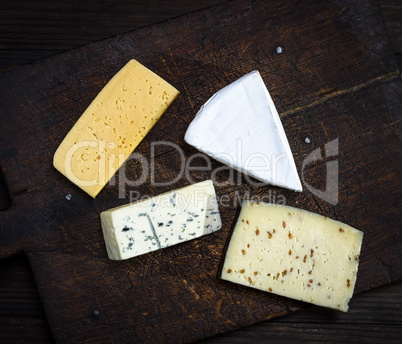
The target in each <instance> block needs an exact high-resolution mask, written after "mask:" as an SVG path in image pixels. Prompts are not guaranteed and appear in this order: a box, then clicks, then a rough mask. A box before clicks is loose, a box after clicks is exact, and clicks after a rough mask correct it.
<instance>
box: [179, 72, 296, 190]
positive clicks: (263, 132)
mask: <svg viewBox="0 0 402 344" xmlns="http://www.w3.org/2000/svg"><path fill="white" fill-rule="evenodd" d="M184 140H185V141H186V142H187V143H188V144H190V145H192V146H194V147H195V148H197V149H198V150H200V151H201V152H203V153H205V154H207V155H209V156H211V157H212V158H214V159H216V160H218V161H220V162H221V163H223V164H226V165H228V166H230V167H232V168H234V169H236V170H238V171H241V172H243V173H245V174H247V175H249V176H251V177H254V178H255V179H257V180H260V181H263V182H265V183H268V184H272V185H277V186H280V187H283V188H288V189H291V190H295V191H302V190H303V188H302V185H301V182H300V178H299V175H298V173H297V169H296V165H295V162H294V159H293V155H292V151H291V149H290V146H289V143H288V140H287V138H286V134H285V131H284V129H283V126H282V123H281V120H280V118H279V115H278V111H277V110H276V108H275V105H274V103H273V101H272V99H271V96H270V94H269V92H268V90H267V88H266V87H265V84H264V81H263V80H262V78H261V75H260V73H259V72H258V71H253V72H250V73H248V74H246V75H244V76H243V77H241V78H240V79H238V80H236V81H235V82H233V83H231V84H230V85H228V86H226V87H224V88H223V89H221V90H220V91H218V92H217V93H216V94H215V95H214V96H212V97H211V98H210V99H209V100H208V101H207V102H206V103H205V104H204V105H203V106H202V107H201V109H200V111H199V112H198V113H197V115H196V116H195V118H194V120H193V121H192V122H191V123H190V126H189V127H188V129H187V132H186V135H185V138H184Z"/></svg>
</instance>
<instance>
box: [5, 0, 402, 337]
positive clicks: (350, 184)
mask: <svg viewBox="0 0 402 344" xmlns="http://www.w3.org/2000/svg"><path fill="white" fill-rule="evenodd" d="M278 47H281V48H282V53H278V52H277V48H278ZM131 58H135V59H137V60H138V61H140V62H141V63H143V64H144V65H146V66H147V67H148V68H150V69H152V70H154V71H155V72H156V73H157V74H158V75H160V76H161V77H163V78H164V79H166V80H167V81H168V82H170V83H171V84H172V85H174V86H175V87H176V88H178V89H179V90H180V91H181V95H180V97H179V98H178V99H177V100H176V101H175V102H174V103H173V105H172V106H171V107H170V108H169V110H168V111H167V113H166V114H165V115H164V116H163V117H162V119H161V120H160V121H159V122H158V123H157V125H156V126H155V127H154V128H153V129H152V131H151V132H150V133H149V134H148V136H147V137H146V138H145V139H144V141H143V142H142V143H141V145H140V146H139V147H138V148H137V150H136V152H137V153H139V154H141V155H143V156H144V157H146V158H147V159H148V161H151V160H152V161H153V162H154V164H153V165H150V169H149V171H148V172H149V173H148V178H147V181H146V182H145V183H143V184H141V185H138V186H130V185H132V184H133V183H131V184H130V185H128V184H127V183H124V180H123V178H122V176H120V174H119V173H118V174H117V176H116V183H115V185H108V186H107V187H106V188H105V189H104V190H103V191H102V192H101V193H100V194H99V196H98V197H97V198H96V199H95V200H94V199H92V198H90V197H89V196H88V195H86V194H85V193H84V192H82V191H81V190H80V189H78V188H77V187H75V186H74V185H72V184H71V183H70V182H69V181H68V180H66V179H65V178H64V177H63V176H62V175H60V174H59V173H58V172H57V171H56V170H55V169H54V168H53V167H52V157H53V154H54V152H55V150H56V148H57V147H58V145H59V144H60V142H61V141H62V139H63V138H64V136H65V135H66V133H67V132H68V131H69V130H70V128H71V127H72V125H73V124H74V123H75V121H76V120H77V119H78V118H79V116H80V115H81V113H82V112H83V111H84V110H85V108H86V107H87V106H88V105H89V103H90V102H91V100H92V99H93V98H94V97H95V96H96V94H97V93H98V92H99V91H100V90H101V88H102V87H103V86H104V85H105V84H106V82H107V81H108V80H109V79H110V78H111V77H112V76H113V75H114V74H115V73H116V72H117V71H118V70H119V69H120V68H121V67H122V66H123V65H124V64H125V63H126V62H127V61H128V60H129V59H131ZM254 69H257V70H259V71H260V73H261V74H262V77H263V79H264V81H265V83H266V85H267V87H268V89H269V91H270V92H271V95H272V97H273V100H274V102H275V104H276V106H277V108H278V111H279V113H280V115H281V119H282V122H283V125H284V128H285V131H286V133H287V135H288V138H289V142H290V146H291V148H292V151H293V153H294V157H295V161H296V165H297V168H298V171H299V174H300V176H302V177H303V180H304V186H305V187H304V191H303V192H302V193H294V192H291V191H287V190H284V189H280V188H276V187H272V186H269V185H266V186H264V187H253V186H251V185H249V184H248V183H247V181H246V179H245V178H244V177H243V176H242V175H241V174H239V173H237V172H233V171H229V170H227V169H223V170H222V171H220V172H218V173H216V174H214V171H216V169H218V168H221V167H223V166H222V165H221V164H219V163H218V162H215V161H212V167H211V169H210V170H209V171H203V172H201V173H200V172H198V173H197V172H194V171H190V170H189V169H188V168H187V169H186V170H185V171H188V172H189V173H188V174H189V176H190V177H191V180H190V178H188V177H186V174H185V173H184V175H183V176H182V177H181V178H179V179H178V180H177V181H175V182H174V183H172V184H171V185H170V186H156V185H155V183H154V182H168V181H172V180H174V179H175V178H176V177H177V175H178V174H179V173H180V171H181V168H182V166H183V163H185V162H188V161H189V159H190V157H192V156H193V155H194V154H195V153H197V151H196V150H195V149H194V148H192V147H190V146H188V145H187V144H186V143H184V140H183V137H184V133H185V130H186V128H187V127H188V125H189V123H190V122H191V120H192V119H193V117H194V115H195V113H196V112H197V111H198V109H199V107H200V106H201V105H202V104H203V103H204V102H205V101H206V100H207V99H208V98H209V97H210V96H212V94H213V93H215V92H216V91H217V90H219V89H220V88H222V87H224V86H226V85H227V84H229V83H230V82H232V81H234V80H236V79H237V78H239V77H240V76H242V75H244V74H245V73H247V72H249V71H251V70H254ZM401 95H402V83H401V79H400V76H399V71H398V69H397V67H396V64H395V61H394V60H393V53H392V50H391V49H390V45H389V41H388V37H387V36H386V31H385V28H384V25H383V21H382V18H381V15H380V11H379V9H378V5H377V3H376V1H366V0H360V1H353V2H349V1H340V0H339V1H335V0H334V1H303V2H300V1H285V0H282V1H275V2H263V1H253V2H249V3H244V2H242V1H231V2H228V3H223V4H220V5H218V6H215V7H213V8H209V9H206V10H203V11H199V12H194V13H192V14H190V15H187V16H183V17H180V18H176V19H174V20H171V21H167V22H164V23H161V24H158V25H153V26H149V27H146V28H143V29H140V30H137V31H134V32H130V33H127V34H124V35H121V36H118V37H114V38H111V39H107V40H104V41H100V42H96V43H93V44H89V45H86V46H83V47H80V48H77V49H74V50H71V51H68V52H66V53H63V54H59V55H55V56H52V57H50V58H47V59H44V60H40V61H37V62H35V63H32V64H29V65H25V66H22V67H19V68H16V69H14V70H11V71H9V72H6V73H2V74H0V100H1V108H0V114H1V117H0V121H1V122H0V123H1V125H0V144H1V146H0V164H1V166H2V168H3V170H4V174H5V178H6V181H7V184H8V187H9V190H10V194H11V196H12V201H13V204H12V207H11V208H10V209H9V210H7V211H5V212H0V257H7V256H10V255H12V254H14V253H16V252H20V251H25V252H26V254H27V256H28V258H29V261H30V263H31V265H32V269H33V271H34V274H35V278H36V281H37V284H38V288H39V291H40V294H41V299H42V301H43V304H44V308H45V311H46V314H47V317H48V320H49V324H50V326H51V329H52V333H53V335H54V337H55V339H56V341H57V342H60V343H71V342H74V343H83V342H108V343H109V342H110V343H114V342H116V343H132V342H141V343H148V342H167V343H181V342H191V341H194V340H197V339H201V338H205V337H208V336H211V335H214V334H216V333H221V332H224V331H229V330H232V329H235V328H239V327H242V326H246V325H249V324H252V323H255V322H257V321H261V320H264V319H269V318H271V317H275V316H279V315H283V314H286V313H288V312H291V311H294V310H297V309H299V308H301V307H305V306H306V305H305V304H303V303H301V302H297V301H293V300H290V299H286V298H283V297H278V296H275V295H272V294H268V293H263V292H260V291H257V290H251V289H249V288H244V287H241V286H237V285H234V284H230V283H227V282H224V281H221V280H219V279H217V278H216V274H217V270H218V265H219V263H220V261H221V258H222V251H223V249H224V245H225V243H226V241H227V238H228V233H229V230H230V227H231V225H232V223H233V221H234V219H235V214H236V210H237V208H238V206H239V202H240V199H242V198H246V197H260V199H262V200H267V201H272V202H275V201H281V202H283V201H285V202H286V203H287V204H289V205H292V206H297V207H300V208H303V209H307V210H310V211H314V212H318V213H320V214H322V215H325V216H328V217H331V218H334V219H337V220H340V221H343V222H347V223H349V224H350V225H352V226H354V227H357V228H359V229H361V230H362V231H363V232H364V233H365V236H364V243H363V248H362V255H361V261H360V267H359V274H358V280H357V285H356V292H361V291H364V290H368V289H370V288H373V287H376V286H379V285H382V284H385V283H389V282H392V281H395V280H397V279H399V278H401V277H402V264H401V260H400V257H399V253H400V252H401V249H402V245H401V239H400V225H401V223H400V221H399V212H400V209H398V202H397V199H398V198H397V197H398V186H399V174H400V167H401V163H400V156H399V155H398V154H399V153H398V151H399V139H398V128H399V117H400V115H401V110H400V108H401V101H400V99H401ZM306 138H308V139H309V140H310V143H307V142H306V140H305V139H306ZM334 140H337V142H338V149H337V151H336V154H335V155H332V156H327V157H325V149H324V148H325V144H327V143H330V142H336V141H334ZM307 141H308V140H307ZM155 142H158V143H161V142H165V143H164V144H159V145H157V146H154V148H155V147H157V150H154V151H152V143H155ZM172 144H174V145H177V146H174V145H172ZM177 147H179V148H177ZM179 149H180V150H181V151H182V152H184V157H183V156H182V155H180V153H179ZM316 150H318V151H317V152H322V155H321V157H322V158H320V159H318V160H316V161H315V162H314V163H309V164H306V161H307V160H306V159H307V157H308V156H310V154H311V153H312V152H314V151H316ZM331 161H332V162H335V163H336V164H337V166H338V168H339V182H338V193H337V195H338V203H337V204H335V205H333V204H330V203H328V202H327V201H325V200H324V199H322V198H320V197H318V196H316V195H315V194H314V193H313V192H312V191H311V190H312V188H314V189H320V190H325V185H326V184H325V182H326V174H327V170H326V166H329V165H328V163H329V162H331ZM191 166H200V167H202V166H205V160H204V159H203V158H199V159H194V160H192V162H191ZM332 166H334V165H332ZM187 167H188V166H187ZM125 171H126V178H127V179H128V180H130V181H134V180H136V179H137V178H138V175H139V174H140V164H139V163H138V161H136V160H135V159H130V160H129V161H128V162H127V163H126V168H125ZM232 172H233V176H234V180H235V183H229V182H228V180H229V177H230V176H231V173H232ZM211 176H214V177H215V178H214V181H215V184H216V190H217V195H218V197H220V198H221V199H225V200H228V201H226V202H225V204H221V207H220V210H221V215H222V220H223V223H224V225H223V228H222V230H220V231H219V232H217V233H214V234H212V235H209V236H206V237H204V238H201V239H198V240H194V241H192V242H188V243H185V244H182V245H178V246H174V247H170V248H167V249H165V250H161V251H157V252H153V253H150V254H147V255H144V256H140V257H137V258H133V259H130V260H127V261H122V262H115V261H110V260H109V259H108V258H107V255H106V250H105V247H104V242H103V237H102V233H101V228H100V221H99V213H100V212H101V211H103V210H106V209H109V208H111V207H115V206H118V205H121V204H125V203H127V202H129V201H130V198H129V196H130V194H131V195H134V196H135V195H141V196H152V195H156V194H159V193H161V192H165V191H168V190H170V189H172V188H179V187H182V186H185V185H188V184H189V183H190V182H197V181H201V180H205V179H210V178H211ZM307 186H310V188H309V187H307ZM330 191H331V190H330ZM332 191H334V190H332Z"/></svg>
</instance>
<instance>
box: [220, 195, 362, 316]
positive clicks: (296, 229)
mask: <svg viewBox="0 0 402 344" xmlns="http://www.w3.org/2000/svg"><path fill="white" fill-rule="evenodd" d="M362 240H363V233H362V232H361V231H359V230H357V229H355V228H353V227H351V226H349V225H346V224H344V223H341V222H338V221H335V220H331V219H329V218H327V217H324V216H321V215H318V214H315V213H311V212H308V211H305V210H301V209H297V208H293V207H289V206H282V205H275V204H269V203H263V202H252V201H244V203H243V205H242V209H241V211H240V214H239V217H238V220H237V222H236V225H235V228H234V231H233V234H232V236H231V239H230V242H229V246H228V249H227V252H226V255H225V261H224V265H223V268H222V272H221V278H222V279H224V280H227V281H230V282H234V283H238V284H241V285H244V286H248V287H252V288H256V289H260V290H263V291H267V292H271V293H274V294H277V295H282V296H286V297H289V298H292V299H296V300H301V301H305V302H310V303H313V304H316V305H320V306H324V307H329V308H333V309H338V310H341V311H343V312H346V311H347V310H348V307H349V300H350V299H351V297H352V295H353V290H354V287H355V283H356V277H357V270H358V265H359V255H360V250H361V244H362Z"/></svg>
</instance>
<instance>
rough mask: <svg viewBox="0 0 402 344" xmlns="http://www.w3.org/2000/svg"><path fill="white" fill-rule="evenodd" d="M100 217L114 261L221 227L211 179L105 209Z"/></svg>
mask: <svg viewBox="0 0 402 344" xmlns="http://www.w3.org/2000/svg"><path fill="white" fill-rule="evenodd" d="M100 217H101V225H102V231H103V236H104V239H105V244H106V249H107V253H108V257H109V259H112V260H122V259H128V258H132V257H135V256H139V255H142V254H145V253H148V252H152V251H155V250H158V249H161V248H165V247H168V246H172V245H176V244H179V243H182V242H185V241H188V240H192V239H195V238H198V237H200V236H203V235H206V234H210V233H213V232H215V231H217V230H219V229H220V228H221V227H222V222H221V218H220V213H219V208H218V204H217V200H216V195H215V189H214V186H213V183H212V181H210V180H207V181H204V182H201V183H197V184H194V185H190V186H187V187H184V188H182V189H178V190H174V191H171V192H167V193H164V194H161V195H158V196H155V197H152V198H148V199H145V200H142V201H139V202H136V203H132V204H128V205H124V206H121V207H118V208H113V209H110V210H107V211H104V212H102V213H101V214H100Z"/></svg>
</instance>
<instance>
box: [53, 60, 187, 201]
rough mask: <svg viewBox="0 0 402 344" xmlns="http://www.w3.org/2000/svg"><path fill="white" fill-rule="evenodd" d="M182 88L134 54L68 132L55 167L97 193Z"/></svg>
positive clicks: (58, 153)
mask: <svg viewBox="0 0 402 344" xmlns="http://www.w3.org/2000/svg"><path fill="white" fill-rule="evenodd" d="M178 94H179V91H177V90H176V89H175V88H174V87H173V86H171V85H170V84H168V83H167V82H166V81H165V80H163V79H162V78H160V77H159V76H158V75H156V74H155V73H154V72H152V71H151V70H149V69H147V68H146V67H144V66H143V65H142V64H140V63H139V62H137V61H136V60H130V61H129V62H128V63H127V64H126V65H125V66H124V67H123V68H122V69H121V70H120V71H119V72H118V73H117V74H116V75H115V76H114V77H113V78H112V79H111V80H110V81H109V82H108V83H107V84H106V86H105V87H104V88H103V89H102V90H101V91H100V93H99V94H98V95H97V97H96V98H95V99H94V100H93V101H92V103H91V104H90V105H89V106H88V108H87V109H86V110H85V112H84V113H83V114H82V115H81V117H80V118H79V119H78V121H77V122H76V123H75V125H74V126H73V128H72V129H71V130H70V132H69V133H68V134H67V136H66V137H65V138H64V140H63V142H62V143H61V144H60V146H59V147H58V149H57V151H56V153H55V154H54V158H53V165H54V167H55V168H56V169H57V170H58V171H60V172H61V173H62V174H63V175H64V176H65V177H67V178H68V179H70V180H71V181H72V182H73V183H74V184H76V185H77V186H79V187H80V188H81V189H82V190H84V191H85V192H87V193H88V194H89V195H90V196H92V197H94V198H95V197H96V195H97V194H98V193H99V192H100V191H101V190H102V188H103V187H104V186H105V185H106V184H107V182H108V181H109V180H110V178H111V177H112V176H113V175H114V174H115V172H116V171H117V170H118V169H119V168H120V167H121V165H122V164H123V163H124V162H125V161H126V159H127V158H128V157H129V156H130V154H131V153H132V152H133V151H134V149H135V148H136V147H137V146H138V145H139V144H140V142H141V141H142V139H143V138H144V137H145V136H146V135H147V133H148V132H149V131H150V130H151V128H152V127H153V126H154V125H155V123H156V122H157V121H158V120H159V118H160V117H161V116H162V114H163V113H164V112H165V111H166V109H167V108H168V107H169V105H170V104H171V103H172V102H173V101H174V99H175V98H176V97H177V96H178Z"/></svg>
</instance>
